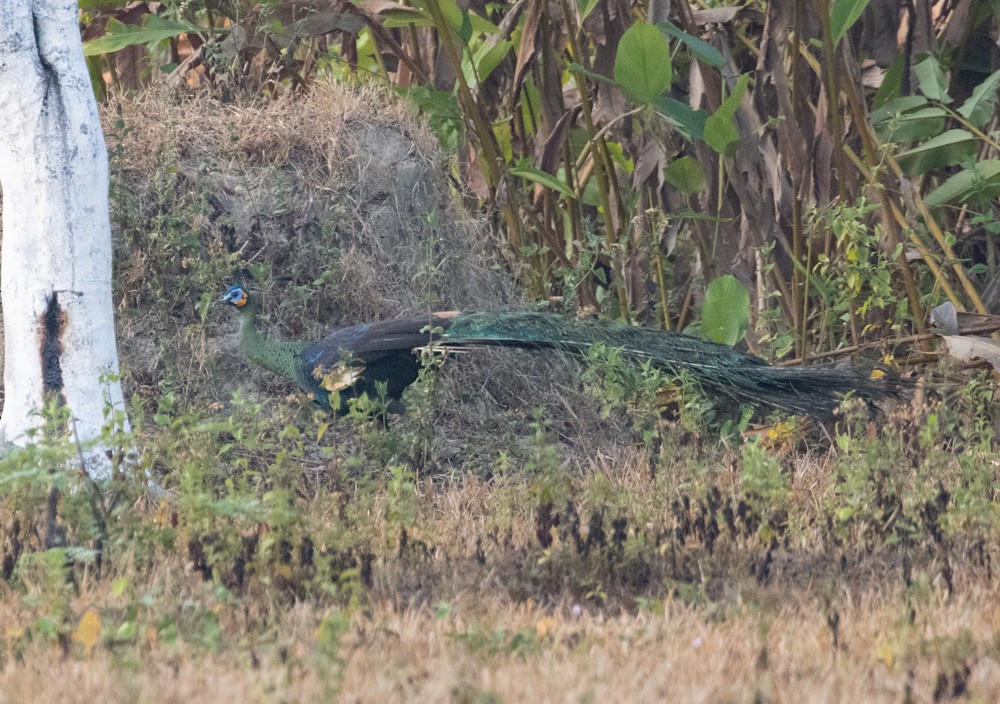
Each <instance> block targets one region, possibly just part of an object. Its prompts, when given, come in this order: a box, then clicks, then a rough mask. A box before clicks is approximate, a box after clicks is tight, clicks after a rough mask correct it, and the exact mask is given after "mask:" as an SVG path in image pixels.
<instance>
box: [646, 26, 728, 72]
mask: <svg viewBox="0 0 1000 704" xmlns="http://www.w3.org/2000/svg"><path fill="white" fill-rule="evenodd" d="M656 26H657V27H658V28H659V30H660V31H661V32H663V33H664V34H667V35H669V36H671V37H673V38H674V39H678V40H680V41H682V42H684V43H685V44H687V47H688V48H689V49H690V50H691V53H692V54H694V55H695V56H697V57H698V59H699V60H701V62H702V63H704V64H708V65H709V66H714V67H715V68H722V67H723V66H725V61H723V60H722V54H720V53H719V50H718V49H716V48H715V47H714V46H712V45H711V44H706V43H705V42H703V41H702V40H700V39H698V37H692V36H691V35H690V34H688V33H687V32H685V31H684V30H682V29H681V28H680V27H678V26H677V25H675V24H673V23H672V22H657V23H656Z"/></svg>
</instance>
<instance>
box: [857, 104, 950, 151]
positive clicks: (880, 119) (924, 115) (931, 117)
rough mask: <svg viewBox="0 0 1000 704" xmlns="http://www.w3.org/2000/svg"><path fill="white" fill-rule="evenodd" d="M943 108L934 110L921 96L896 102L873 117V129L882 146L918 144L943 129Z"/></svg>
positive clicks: (877, 111)
mask: <svg viewBox="0 0 1000 704" xmlns="http://www.w3.org/2000/svg"><path fill="white" fill-rule="evenodd" d="M946 114H947V113H946V112H945V110H944V108H939V107H933V106H931V105H930V103H928V102H927V99H926V98H923V97H921V96H919V95H911V96H906V97H904V98H895V99H894V100H890V101H889V102H888V103H886V104H885V105H883V106H882V107H881V108H879V109H878V110H876V111H875V112H873V113H872V115H871V121H872V125H873V126H874V127H875V131H876V132H878V136H879V139H881V140H882V141H883V142H895V143H897V144H904V143H907V142H919V141H922V140H925V139H929V138H931V137H934V136H936V135H938V134H940V133H941V130H943V129H944V119H945V115H946Z"/></svg>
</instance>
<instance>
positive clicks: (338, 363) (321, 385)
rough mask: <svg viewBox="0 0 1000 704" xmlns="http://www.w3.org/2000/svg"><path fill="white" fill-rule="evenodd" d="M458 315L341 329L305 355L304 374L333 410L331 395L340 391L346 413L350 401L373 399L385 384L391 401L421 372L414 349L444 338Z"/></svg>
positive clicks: (304, 352)
mask: <svg viewBox="0 0 1000 704" xmlns="http://www.w3.org/2000/svg"><path fill="white" fill-rule="evenodd" d="M453 316H454V314H453V313H435V314H433V315H432V316H431V317H430V318H427V317H423V318H403V319H400V320H386V321H382V322H378V323H366V324H363V325H355V326H352V327H348V328H342V329H340V330H336V331H334V332H332V333H330V334H329V335H327V336H326V337H325V338H323V339H322V340H320V341H319V342H315V343H313V344H312V345H310V346H308V347H306V348H305V349H304V350H303V351H302V374H303V376H304V377H305V378H307V379H310V380H312V384H314V385H315V388H314V390H313V391H314V394H317V401H319V402H320V404H321V405H323V406H325V407H330V401H329V394H330V392H338V393H340V394H341V410H342V411H345V410H346V402H347V399H348V398H352V397H357V396H360V395H361V394H363V393H368V394H369V396H374V395H375V394H376V393H377V387H376V384H379V383H382V384H385V385H386V393H387V395H388V396H389V397H390V398H397V399H398V398H399V397H400V396H401V395H402V393H403V390H404V389H406V387H407V386H409V385H410V384H412V383H413V382H414V381H416V380H417V376H418V374H419V373H420V359H419V358H418V357H417V355H415V354H414V353H413V350H414V349H416V348H418V347H423V346H425V345H428V344H430V343H431V342H432V341H433V340H436V339H439V338H440V334H441V332H442V331H443V330H445V329H447V327H448V326H449V325H450V324H451V321H452V319H453ZM319 394H322V396H323V399H322V400H321V399H320V398H319ZM324 401H325V402H324Z"/></svg>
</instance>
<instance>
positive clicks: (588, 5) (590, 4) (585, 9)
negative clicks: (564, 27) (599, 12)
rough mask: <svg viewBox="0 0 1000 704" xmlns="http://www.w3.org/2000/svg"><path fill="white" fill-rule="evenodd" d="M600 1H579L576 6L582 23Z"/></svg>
mask: <svg viewBox="0 0 1000 704" xmlns="http://www.w3.org/2000/svg"><path fill="white" fill-rule="evenodd" d="M600 1H601V0H579V3H578V6H579V8H580V21H581V22H583V21H584V20H585V19H587V17H588V16H589V15H590V13H591V12H593V11H594V8H595V7H597V4H598V3H599V2H600Z"/></svg>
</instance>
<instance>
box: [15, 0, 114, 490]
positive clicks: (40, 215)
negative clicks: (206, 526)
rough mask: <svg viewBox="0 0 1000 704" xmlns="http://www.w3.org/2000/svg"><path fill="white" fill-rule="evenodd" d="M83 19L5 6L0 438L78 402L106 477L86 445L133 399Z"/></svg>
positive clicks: (80, 420)
mask: <svg viewBox="0 0 1000 704" xmlns="http://www.w3.org/2000/svg"><path fill="white" fill-rule="evenodd" d="M77 17H78V15H77V3H76V0H2V2H0V187H2V189H3V247H2V252H0V255H2V259H0V261H2V270H0V285H2V303H3V317H4V326H5V331H4V332H5V343H4V354H5V358H4V408H3V414H2V416H0V442H3V443H13V444H24V443H25V442H27V441H29V440H30V431H32V430H33V429H36V428H39V427H41V426H42V425H43V424H44V422H45V421H44V420H43V418H42V417H41V416H40V415H39V412H40V411H41V410H42V408H43V406H44V405H45V404H46V403H49V402H54V403H56V404H58V405H60V406H64V407H65V408H67V409H68V411H69V413H68V415H69V418H70V421H69V422H70V428H69V429H68V430H69V431H70V433H71V434H72V435H73V436H75V438H76V439H79V440H80V441H81V442H82V443H83V445H84V447H90V449H89V450H88V451H87V452H86V454H85V455H84V459H85V460H86V461H87V464H88V465H89V466H88V469H89V470H90V471H91V472H92V475H93V476H95V477H99V478H103V477H104V476H106V475H107V472H108V470H109V468H110V464H109V463H108V461H107V458H106V455H105V453H104V452H103V449H104V448H100V447H93V446H91V445H89V443H88V441H97V442H98V443H99V441H100V438H101V437H102V430H103V428H104V426H105V424H106V419H105V410H106V409H107V408H109V407H110V408H113V409H114V410H116V411H123V409H124V405H123V401H122V391H121V385H120V383H119V382H118V381H117V376H118V351H117V348H116V344H115V326H114V310H113V304H112V299H111V225H110V221H109V216H108V155H107V150H106V147H105V144H104V136H103V134H102V132H101V125H100V122H99V121H98V115H97V104H96V102H95V99H94V94H93V90H92V88H91V84H90V78H89V76H88V73H87V69H86V65H85V63H84V58H83V50H82V48H81V42H80V34H79V28H78V26H77ZM109 377H110V378H109ZM125 425H126V426H127V419H126V420H125ZM126 429H127V427H126Z"/></svg>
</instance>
